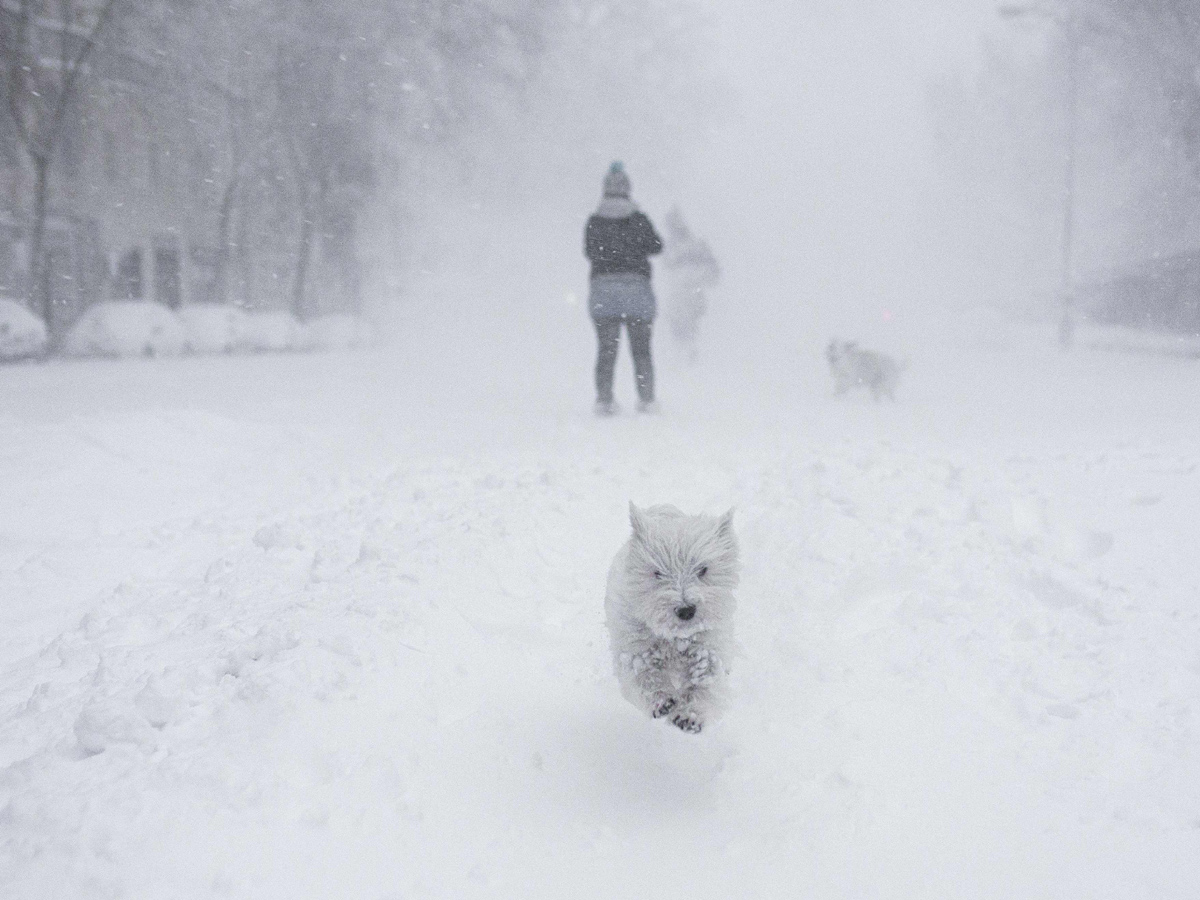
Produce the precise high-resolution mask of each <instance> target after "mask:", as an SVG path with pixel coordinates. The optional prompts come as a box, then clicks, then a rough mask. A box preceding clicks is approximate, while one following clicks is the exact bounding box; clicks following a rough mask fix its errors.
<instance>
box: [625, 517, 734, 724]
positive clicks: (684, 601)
mask: <svg viewBox="0 0 1200 900" xmlns="http://www.w3.org/2000/svg"><path fill="white" fill-rule="evenodd" d="M629 521H630V524H631V525H632V526H633V535H632V536H631V537H630V538H629V541H628V542H627V543H626V544H625V546H624V547H622V548H621V550H620V551H619V552H618V553H617V555H616V558H615V559H613V563H612V567H611V568H610V569H609V572H608V591H607V593H606V595H605V598H604V610H605V614H606V619H607V624H608V634H609V641H610V643H611V645H612V654H613V664H614V666H615V668H616V673H617V680H618V681H619V682H620V683H621V693H622V694H623V695H624V696H625V699H626V700H628V701H629V702H630V703H632V704H633V705H634V706H636V707H637V708H638V709H640V710H642V711H643V712H645V713H647V714H648V715H650V716H651V717H652V718H655V719H660V718H663V717H665V716H670V718H671V722H672V724H674V725H675V726H676V727H677V728H680V729H681V730H683V731H685V732H688V733H689V734H697V733H699V731H700V730H701V729H702V728H703V727H704V726H705V725H706V724H707V723H708V722H710V721H712V720H713V719H714V718H716V717H717V716H718V715H719V714H720V712H721V711H722V709H723V708H724V706H725V703H726V699H727V697H726V680H727V675H728V660H729V657H730V655H731V654H732V652H733V649H734V640H733V613H734V608H735V606H736V601H735V600H734V596H733V589H734V588H735V587H736V586H737V583H738V547H737V540H736V538H735V537H734V534H733V510H730V511H729V512H727V513H726V514H725V515H723V516H720V517H715V516H703V515H700V516H689V515H686V514H684V513H682V512H680V511H679V510H678V509H676V508H675V507H674V506H651V507H649V508H648V509H645V510H641V509H638V508H637V507H636V506H634V505H633V504H632V503H630V504H629Z"/></svg>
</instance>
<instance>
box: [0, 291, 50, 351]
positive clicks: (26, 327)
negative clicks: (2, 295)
mask: <svg viewBox="0 0 1200 900" xmlns="http://www.w3.org/2000/svg"><path fill="white" fill-rule="evenodd" d="M45 349H46V326H45V324H44V323H43V322H42V320H41V319H39V318H38V317H37V316H35V315H34V314H33V313H32V312H30V311H29V309H28V308H27V307H26V306H24V305H23V304H21V303H18V302H17V301H15V300H4V299H0V362H9V361H12V360H16V359H26V358H28V357H30V356H40V355H41V354H42V353H43V352H44V351H45Z"/></svg>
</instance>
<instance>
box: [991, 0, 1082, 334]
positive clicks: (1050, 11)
mask: <svg viewBox="0 0 1200 900" xmlns="http://www.w3.org/2000/svg"><path fill="white" fill-rule="evenodd" d="M997 11H998V12H999V14H1000V16H1001V17H1002V18H1005V19H1011V20H1017V19H1024V18H1028V17H1038V18H1042V19H1047V20H1049V21H1051V22H1053V23H1054V24H1055V25H1057V26H1058V29H1059V31H1060V32H1061V34H1062V38H1063V43H1064V46H1065V50H1066V57H1067V58H1066V65H1067V73H1066V85H1065V86H1064V88H1065V96H1064V98H1063V99H1064V101H1065V103H1064V106H1065V110H1064V115H1065V116H1066V146H1065V147H1064V155H1063V220H1062V241H1061V248H1060V249H1061V253H1062V257H1061V271H1060V281H1059V300H1060V302H1061V304H1062V318H1061V319H1060V320H1059V323H1058V343H1059V346H1061V347H1062V348H1063V349H1064V350H1066V349H1069V348H1070V346H1071V344H1072V342H1073V340H1074V337H1075V322H1074V318H1073V316H1074V310H1073V305H1074V297H1073V290H1072V283H1073V278H1072V274H1073V272H1072V270H1073V268H1074V258H1073V251H1074V238H1075V158H1076V150H1077V144H1078V133H1079V24H1080V23H1079V19H1078V17H1077V16H1076V15H1075V12H1074V10H1073V9H1072V7H1071V5H1070V2H1069V0H1064V2H1063V3H1062V4H1059V5H1057V6H1056V7H1055V8H1049V7H1047V6H1043V5H1041V4H1038V3H1002V4H1001V5H1000V6H999V7H998V8H997Z"/></svg>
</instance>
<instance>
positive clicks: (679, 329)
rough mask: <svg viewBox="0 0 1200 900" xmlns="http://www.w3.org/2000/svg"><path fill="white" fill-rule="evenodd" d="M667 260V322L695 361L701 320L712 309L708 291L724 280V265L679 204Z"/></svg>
mask: <svg viewBox="0 0 1200 900" xmlns="http://www.w3.org/2000/svg"><path fill="white" fill-rule="evenodd" d="M663 261H664V262H665V263H666V265H667V269H668V271H669V273H670V280H669V282H668V285H669V287H668V288H667V321H668V322H669V323H670V325H671V334H672V335H674V337H675V340H677V341H678V342H679V343H680V344H682V345H683V347H684V349H685V350H686V351H687V355H688V361H689V362H693V363H694V362H695V361H696V357H697V350H696V338H697V336H698V335H699V333H700V319H701V318H702V317H703V316H704V313H705V311H706V310H707V309H708V297H707V296H706V295H705V291H707V290H708V289H709V288H711V287H712V286H713V285H715V284H716V283H717V281H718V280H719V279H720V277H721V268H720V266H718V265H717V260H716V257H714V256H713V253H712V250H711V249H709V246H708V244H707V243H705V242H704V241H703V240H701V239H700V238H698V237H696V236H695V235H694V234H692V231H691V229H690V228H688V226H687V223H686V222H684V221H683V214H682V213H680V212H679V208H678V207H674V208H672V209H671V211H670V212H669V213H667V247H666V253H665V254H664V256H663Z"/></svg>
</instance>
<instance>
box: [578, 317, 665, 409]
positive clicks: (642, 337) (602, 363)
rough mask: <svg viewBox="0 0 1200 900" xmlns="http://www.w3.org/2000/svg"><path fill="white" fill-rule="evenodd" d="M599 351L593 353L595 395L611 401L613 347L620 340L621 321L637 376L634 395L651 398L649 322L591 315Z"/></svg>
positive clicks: (647, 401)
mask: <svg viewBox="0 0 1200 900" xmlns="http://www.w3.org/2000/svg"><path fill="white" fill-rule="evenodd" d="M592 321H593V322H595V323H596V337H597V338H598V339H599V341H600V351H599V353H598V354H597V355H596V399H597V400H600V401H602V402H604V403H611V402H612V398H613V369H615V368H616V365H617V348H618V346H619V345H620V343H621V323H622V322H624V323H625V327H626V328H627V329H628V330H629V347H630V349H631V350H632V351H633V374H634V378H635V379H637V392H638V399H639V400H641V401H642V402H643V403H650V402H652V401H653V400H654V363H653V362H651V361H650V326H651V322H650V321H648V320H646V319H593V320H592Z"/></svg>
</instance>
